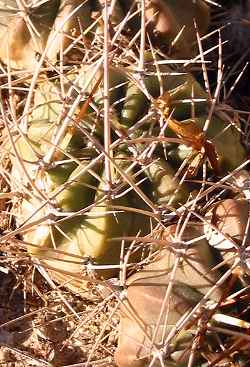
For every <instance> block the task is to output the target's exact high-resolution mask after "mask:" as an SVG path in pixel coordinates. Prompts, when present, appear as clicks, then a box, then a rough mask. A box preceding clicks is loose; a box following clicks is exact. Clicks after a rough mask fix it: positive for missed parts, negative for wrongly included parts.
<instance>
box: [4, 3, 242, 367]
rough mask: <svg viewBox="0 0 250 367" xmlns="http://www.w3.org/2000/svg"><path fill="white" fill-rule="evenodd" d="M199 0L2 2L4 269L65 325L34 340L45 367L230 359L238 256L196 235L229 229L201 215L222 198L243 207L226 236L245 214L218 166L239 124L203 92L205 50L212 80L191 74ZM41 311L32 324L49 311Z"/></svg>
mask: <svg viewBox="0 0 250 367" xmlns="http://www.w3.org/2000/svg"><path fill="white" fill-rule="evenodd" d="M210 8H211V5H209V2H208V1H203V0H200V1H196V2H193V1H191V0H190V1H170V0H165V1H163V0H161V1H156V0H152V1H143V0H141V1H127V2H125V1H122V0H121V1H118V0H116V1H114V0H113V1H111V2H110V3H109V2H107V1H101V0H100V1H91V0H86V1H73V0H71V1H58V2H54V1H52V0H49V1H45V2H32V3H27V4H26V3H24V2H20V1H15V2H10V3H9V2H7V3H4V4H3V5H2V9H1V11H2V12H3V14H6V19H4V22H3V24H2V27H3V29H4V32H3V33H2V34H1V39H2V44H3V48H2V49H1V51H0V58H1V62H2V64H1V70H2V74H1V80H2V86H1V101H0V108H1V124H2V125H1V128H2V130H1V132H2V136H1V153H2V156H3V157H4V158H3V159H5V161H7V160H8V162H9V163H8V169H7V168H6V166H5V165H4V164H3V163H1V173H2V177H3V179H4V181H5V182H6V184H5V185H6V187H8V192H7V193H3V199H4V200H5V201H4V203H6V204H5V205H8V206H6V212H7V214H8V215H9V216H10V217H12V221H11V222H10V224H9V226H8V227H7V228H4V229H3V235H2V240H1V241H2V242H1V243H2V246H3V256H4V258H7V259H10V260H9V262H8V264H9V263H11V261H13V264H14V265H13V264H12V263H11V264H12V265H11V266H12V267H11V269H18V268H19V266H20V267H21V268H22V269H23V268H24V269H26V268H25V266H27V268H28V270H29V271H27V272H26V273H25V275H27V279H25V282H26V283H25V284H28V285H27V286H26V288H25V289H26V292H27V294H28V298H29V297H31V295H33V293H34V292H35V293H36V294H37V295H39V297H38V298H39V299H42V302H44V303H45V305H46V307H47V308H48V309H49V311H51V312H52V310H53V312H52V313H53V314H55V318H62V319H67V322H69V325H68V326H67V327H68V329H67V330H69V334H67V333H66V334H67V335H65V340H62V338H61V339H60V338H59V337H57V339H58V340H59V339H60V343H61V344H60V346H59V345H56V344H54V350H53V351H50V353H49V352H48V351H46V350H41V351H40V354H39V352H37V354H36V356H39V358H40V357H41V356H43V358H44V360H46V361H45V362H46V363H47V364H49V363H52V365H58V364H59V365H68V364H71V365H72V363H86V364H87V365H95V364H96V365H98V364H99V363H104V364H105V363H106V364H110V365H113V364H114V363H117V365H118V366H124V367H126V366H128V367H129V366H144V365H149V366H153V365H157V366H158V365H160V366H163V365H169V366H178V365H180V363H182V365H186V366H188V367H192V366H197V367H198V366H199V365H202V366H204V367H207V366H210V365H213V363H217V362H218V361H219V363H220V362H221V361H225V360H226V361H229V362H230V363H231V362H232V363H234V362H235V361H236V360H237V358H238V357H239V358H238V359H242V360H245V359H246V356H245V354H246V353H245V351H244V350H243V347H242V345H239V346H238V349H237V345H238V344H237V345H236V346H235V343H237V340H236V341H235V335H238V334H239V335H240V337H241V338H244V335H243V332H242V329H244V330H245V329H246V328H247V327H248V326H247V325H248V321H247V312H248V311H247V308H246V307H245V303H244V302H245V299H246V298H247V297H248V296H247V294H246V291H245V289H244V288H243V287H245V286H246V288H247V285H246V284H248V283H247V280H246V278H247V277H246V275H247V272H244V269H243V268H244V267H243V266H242V263H243V262H242V256H241V255H242V253H239V254H237V256H234V254H233V257H234V258H235V262H233V261H231V259H229V260H228V257H226V256H224V255H225V254H224V253H223V252H220V251H219V252H218V251H216V249H214V247H216V246H214V244H213V243H212V242H213V241H211V240H210V238H209V235H208V233H210V232H209V231H212V233H214V231H215V233H216V234H219V235H220V236H221V237H222V238H223V240H224V239H225V238H226V237H228V236H229V235H230V233H228V232H227V230H226V231H225V227H223V226H221V225H220V223H218V218H217V217H216V218H215V217H214V215H215V216H216V213H215V212H216V208H217V209H219V208H221V207H220V205H221V203H222V205H227V204H228V203H229V201H230V200H231V201H230V202H231V203H235V205H236V206H237V208H238V206H239V210H238V211H237V213H234V216H235V218H236V219H235V221H236V222H237V220H238V218H239V217H240V216H241V215H242V218H243V219H242V223H241V225H242V228H241V229H240V230H241V233H240V235H239V236H238V237H237V239H236V240H237V241H244V239H243V237H242V233H243V231H245V230H246V228H247V226H248V224H247V221H248V219H247V215H248V212H247V211H246V210H245V207H246V206H247V205H248V203H247V202H246V199H244V205H241V203H242V202H243V199H242V198H238V197H236V195H235V191H237V190H238V191H239V189H237V188H235V186H234V185H233V183H232V181H233V180H232V178H231V176H233V177H234V175H235V171H237V170H239V169H240V168H241V167H245V166H246V165H247V154H246V150H245V148H244V146H243V145H242V139H241V138H242V136H241V135H242V131H241V123H242V121H243V120H242V118H241V115H239V112H235V111H234V110H233V109H232V108H230V107H229V106H228V105H224V104H220V103H219V102H220V97H221V95H220V91H221V86H222V80H221V78H222V75H221V74H222V73H223V68H222V67H221V65H220V62H219V67H221V68H220V69H219V72H218V84H217V88H216V89H215V90H213V89H212V87H211V88H210V86H209V84H208V80H207V79H206V75H207V69H206V67H207V63H206V60H205V59H204V54H203V50H202V42H203V39H201V37H202V36H203V35H204V37H207V36H205V33H206V31H207V28H208V25H209V22H210ZM48 14H49V16H48ZM10 18H11V20H10ZM194 18H195V19H194ZM218 48H219V51H220V52H221V48H222V46H221V44H220V45H219V46H218ZM201 71H203V75H204V79H205V82H203V80H202V78H201ZM1 162H3V161H1ZM241 189H242V188H241ZM6 198H7V199H11V200H10V202H9V203H8V202H6ZM222 199H226V200H224V201H222ZM228 200H229V201H228ZM245 203H246V205H245ZM209 213H212V217H211V216H209ZM217 214H218V213H217ZM218 215H219V214H218ZM218 215H217V216H218ZM223 215H224V214H223ZM226 220H229V218H228V217H226ZM239 227H240V226H239ZM237 229H238V227H237ZM232 236H234V235H232ZM244 238H246V241H247V239H248V237H244ZM217 247H218V246H217ZM244 254H245V255H246V254H247V251H246V252H245V253H244ZM222 256H223V259H222ZM13 258H14V259H15V260H13ZM15 261H17V264H16V262H15ZM20 263H21V265H20ZM246 263H247V262H246ZM32 270H34V276H33V273H32ZM24 272H25V270H24ZM38 272H39V274H40V275H38ZM41 276H42V277H43V278H42V279H43V280H41ZM24 278H25V276H23V278H22V279H24ZM37 279H38V280H37ZM45 280H46V285H45V284H44V283H45ZM238 283H239V284H240V285H239V286H240V287H241V289H240V291H239V293H237V292H238V289H237V286H238ZM227 284H228V286H227ZM225 288H226V289H225ZM48 289H49V291H50V292H52V293H53V295H52V296H50V295H49V296H48V295H47V292H48ZM54 295H56V299H55V304H56V305H57V306H58V305H60V316H59V313H58V309H57V310H55V309H54V306H51V303H53V302H52V300H53V296H54ZM79 303H80V305H81V307H79ZM31 304H32V302H31ZM47 305H49V306H47ZM32 307H33V304H32V306H30V308H29V310H30V311H34V308H35V307H34V308H32ZM39 307H40V306H39ZM39 307H38V310H37V309H36V308H35V312H37V313H39V312H40V311H41V312H42V309H41V310H40V309H39ZM50 307H52V308H50ZM47 308H46V312H47V311H48V310H47ZM27 314H28V315H29V313H27ZM39 314H40V313H39ZM31 315H33V314H31ZM27 317H29V316H27ZM31 317H32V316H31ZM39 317H40V316H39ZM34 320H36V322H37V323H38V320H37V318H36V316H34ZM42 320H43V323H44V324H43V329H42V330H45V331H46V330H47V329H46V328H47V322H48V323H49V324H50V321H51V317H50V318H49V320H50V321H48V320H47V321H46V320H44V319H42ZM40 321H41V320H40V319H39V326H38V328H39V327H40V324H41V322H40ZM57 321H58V320H57ZM241 321H242V322H241ZM51 323H52V324H53V323H56V324H57V322H56V321H55V320H54V319H53V320H52V321H51ZM221 324H222V325H223V327H224V328H223V327H222V325H221ZM8 325H9V324H8V323H7V326H8ZM225 325H226V326H225ZM232 325H233V326H234V327H235V325H236V327H237V328H238V329H237V332H238V334H235V333H234V330H230V329H231V328H232V327H231V326H232ZM39 330H40V328H39ZM39 333H40V334H39V337H41V338H43V340H45V339H46V335H45V336H44V334H43V332H41V330H40V331H39ZM78 333H79V335H80V336H79V337H78ZM45 334H46V333H45ZM41 335H42V336H41ZM50 335H51V334H50ZM242 335H243V336H242ZM49 338H50V337H49ZM52 339H53V338H52ZM46 340H47V339H46ZM55 340H56V338H55ZM86 340H87V341H86ZM32 343H33V339H32ZM67 346H69V348H70V347H72V349H73V350H76V347H77V348H80V350H81V353H80V354H79V360H75V359H74V361H72V360H70V361H68V359H67V362H66V360H65V361H63V360H62V359H61V360H60V356H58V353H59V355H60V351H62V350H64V349H65V348H66V347H67ZM12 347H13V346H12ZM116 347H117V351H116V352H115V349H116ZM38 349H39V348H38ZM236 349H237V353H238V354H237V353H235V350H236ZM227 350H228V351H229V352H228V353H227ZM238 351H239V352H238ZM241 351H242V353H240V352H241ZM34 353H36V352H34ZM235 354H237V355H236V356H235ZM211 355H213V357H211ZM214 355H216V357H214ZM44 356H45V357H44ZM44 360H43V361H44ZM58 361H60V362H58ZM115 361H116V362H115ZM214 361H215V362H214ZM211 363H212V364H211ZM235 363H236V362H235Z"/></svg>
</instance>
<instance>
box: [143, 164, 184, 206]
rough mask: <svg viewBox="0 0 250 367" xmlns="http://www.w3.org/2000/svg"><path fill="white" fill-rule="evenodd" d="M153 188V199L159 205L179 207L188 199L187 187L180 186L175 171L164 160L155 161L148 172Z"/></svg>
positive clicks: (146, 171) (146, 172)
mask: <svg viewBox="0 0 250 367" xmlns="http://www.w3.org/2000/svg"><path fill="white" fill-rule="evenodd" d="M145 174H146V175H147V176H148V178H149V180H150V182H151V184H152V188H153V198H154V201H155V202H156V203H157V204H158V205H166V204H169V205H174V206H175V205H178V204H180V203H184V202H185V201H186V199H187V197H188V191H187V188H186V187H185V185H183V184H182V185H180V183H179V180H178V179H177V178H174V175H175V171H174V169H173V168H171V166H170V165H169V164H168V163H167V162H166V161H164V160H163V159H162V158H161V159H158V160H155V161H154V162H153V163H152V164H151V165H150V166H149V167H148V168H147V169H146V170H145Z"/></svg>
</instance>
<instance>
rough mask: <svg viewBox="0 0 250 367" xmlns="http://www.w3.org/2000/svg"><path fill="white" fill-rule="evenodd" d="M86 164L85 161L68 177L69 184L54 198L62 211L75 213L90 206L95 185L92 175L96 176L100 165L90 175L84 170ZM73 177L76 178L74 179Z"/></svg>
mask: <svg viewBox="0 0 250 367" xmlns="http://www.w3.org/2000/svg"><path fill="white" fill-rule="evenodd" d="M88 164H89V161H86V162H83V163H82V164H81V165H80V166H78V167H77V168H76V169H75V170H74V171H73V172H72V173H71V174H70V176H69V177H68V182H70V184H69V185H67V186H66V187H65V189H64V190H63V191H61V192H60V193H59V194H58V195H57V196H56V202H57V206H58V208H60V209H61V210H62V211H64V212H77V211H79V210H81V209H83V208H84V207H86V206H88V205H90V204H91V203H92V201H93V200H94V197H95V190H96V184H97V178H96V177H95V176H94V174H96V176H98V171H99V172H100V165H99V168H98V167H96V169H95V170H92V172H93V171H94V173H93V174H91V172H90V171H89V170H85V168H86V167H87V165H88ZM81 172H82V173H81ZM75 177H77V178H76V179H75Z"/></svg>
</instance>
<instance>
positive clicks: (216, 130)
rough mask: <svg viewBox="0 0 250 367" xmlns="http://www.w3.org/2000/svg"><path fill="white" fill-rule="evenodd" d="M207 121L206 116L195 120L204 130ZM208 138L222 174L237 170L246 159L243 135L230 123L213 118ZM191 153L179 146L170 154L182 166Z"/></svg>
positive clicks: (189, 149)
mask: <svg viewBox="0 0 250 367" xmlns="http://www.w3.org/2000/svg"><path fill="white" fill-rule="evenodd" d="M206 119H207V117H206V116H204V117H203V116H201V117H199V118H196V119H194V120H195V122H196V123H197V127H199V128H200V129H203V126H204V124H205V121H206ZM189 121H190V120H186V121H182V123H183V124H185V123H188V122H189ZM206 136H207V137H208V139H209V140H211V141H212V143H213V144H214V146H215V149H216V152H217V154H218V159H219V166H220V169H221V172H222V173H223V172H227V171H230V170H232V169H235V168H236V167H238V166H239V165H240V164H241V163H243V162H244V160H245V159H246V151H245V149H244V147H243V145H242V144H241V134H240V132H239V130H238V129H237V126H232V125H231V124H230V122H226V121H223V120H222V119H220V118H218V117H213V118H212V120H211V122H210V125H209V128H208V131H207V135H206ZM191 152H192V149H191V148H190V147H187V146H186V145H179V146H178V147H177V148H176V149H173V150H172V151H171V152H169V156H170V157H171V158H172V159H173V160H174V161H175V162H177V163H178V164H180V163H181V162H182V161H183V160H184V159H186V158H188V157H190V155H191V154H192V153H191ZM194 153H195V152H194ZM205 158H206V157H205Z"/></svg>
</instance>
